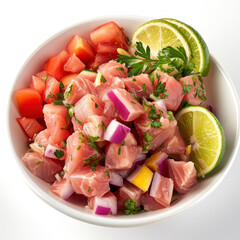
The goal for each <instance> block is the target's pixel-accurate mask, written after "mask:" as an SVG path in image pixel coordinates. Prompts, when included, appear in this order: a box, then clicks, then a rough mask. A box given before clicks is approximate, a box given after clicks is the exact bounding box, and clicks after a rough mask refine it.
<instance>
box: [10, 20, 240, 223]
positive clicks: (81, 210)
mask: <svg viewBox="0 0 240 240" xmlns="http://www.w3.org/2000/svg"><path fill="white" fill-rule="evenodd" d="M112 20H113V21H116V22H117V23H118V24H119V25H120V26H122V27H124V29H125V32H126V34H127V35H128V36H131V35H132V33H133V32H134V31H135V29H136V28H137V27H139V26H140V25H141V24H143V23H144V22H146V21H148V20H150V19H149V18H146V17H136V16H122V17H113V16H111V17H104V18H97V19H93V20H89V21H85V22H83V23H80V24H78V25H75V26H73V27H70V28H68V29H66V30H64V31H62V32H61V33H59V34H57V35H55V36H53V37H51V38H50V39H49V40H47V41H46V42H45V43H44V44H42V45H41V46H40V47H39V48H38V49H37V50H36V51H35V52H34V53H33V54H32V55H31V56H30V57H29V59H28V60H27V61H26V63H25V64H24V65H23V67H22V69H21V70H20V72H19V74H18V76H17V78H16V81H15V83H14V86H13V89H12V95H11V99H10V102H9V130H10V141H11V143H12V146H13V151H15V154H16V161H17V164H18V166H19V167H20V169H21V170H22V173H23V175H24V176H25V179H26V182H27V184H28V185H29V186H30V187H31V189H32V190H33V191H34V192H35V193H36V194H37V195H38V196H39V197H40V198H42V199H43V200H44V201H45V202H46V203H48V204H49V205H51V206H52V207H54V208H56V209H57V210H59V211H61V212H62V213H64V214H67V215H69V216H71V217H73V218H76V219H78V220H81V221H84V222H88V223H92V224H96V225H102V226H111V227H130V226H137V225H142V224H148V223H152V222H156V221H160V220H163V219H167V218H169V217H171V216H174V215H176V214H178V213H180V212H182V211H184V210H185V209H187V208H189V207H191V206H193V205H194V204H196V203H197V202H199V201H200V200H202V199H203V198H205V197H206V196H208V195H209V194H210V193H211V192H212V191H213V190H214V189H215V188H216V187H217V186H218V185H219V184H220V182H221V181H222V180H223V178H224V177H225V176H226V174H227V172H228V170H229V169H230V167H231V165H232V163H233V160H234V158H235V155H236V153H237V149H238V147H239V119H240V115H239V106H240V105H239V99H238V95H237V93H236V90H235V88H234V86H233V83H232V81H231V79H230V78H229V76H228V75H227V74H226V72H225V71H224V70H223V68H222V67H221V66H220V65H219V64H218V63H217V61H216V60H215V59H214V58H213V57H211V69H210V73H209V75H208V77H207V78H206V79H205V85H206V89H207V98H208V104H210V105H212V106H213V109H214V113H215V114H216V115H217V117H218V119H219V121H220V123H221V124H222V126H223V129H224V131H225V134H226V152H225V155H224V157H223V159H222V161H221V163H220V164H219V166H218V167H217V168H216V169H215V170H214V172H213V173H211V174H209V175H208V176H207V177H206V178H205V179H203V180H201V181H199V183H198V185H197V186H196V187H195V188H194V189H193V190H192V191H190V192H189V193H188V194H186V195H184V196H182V197H181V199H180V198H179V199H178V201H176V202H175V203H174V204H173V205H171V207H169V208H166V209H163V210H159V211H153V212H146V213H141V214H138V215H131V216H124V215H123V216H111V217H102V216H97V215H93V214H92V213H91V212H90V211H89V210H88V209H87V208H85V207H84V204H85V203H84V202H82V204H79V202H81V199H73V200H71V202H69V201H64V200H62V199H60V198H58V197H57V196H55V195H54V194H52V193H50V192H49V191H48V189H49V184H47V183H45V182H43V181H41V180H40V179H38V178H36V177H35V176H33V175H32V174H31V173H30V172H29V171H28V170H27V169H26V168H25V166H24V165H23V163H22V162H21V156H22V155H23V154H24V153H25V151H26V149H27V141H26V136H25V135H24V133H23V132H22V130H21V129H20V127H19V125H18V123H17V121H16V118H17V117H19V114H18V111H17V109H16V104H15V99H14V91H15V90H16V89H18V88H21V87H27V86H29V83H30V81H31V75H33V74H34V73H36V72H38V71H40V70H41V67H42V64H43V62H44V61H45V60H47V59H48V58H49V57H50V56H52V55H55V54H57V53H58V52H59V51H61V50H62V49H64V48H65V47H66V44H67V43H68V41H69V39H70V38H71V36H72V35H73V34H79V35H81V36H84V37H86V38H88V39H89V32H90V31H91V30H92V29H94V28H95V27H97V26H98V25H100V24H102V23H105V22H108V21H112Z"/></svg>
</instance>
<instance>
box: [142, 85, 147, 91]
mask: <svg viewBox="0 0 240 240" xmlns="http://www.w3.org/2000/svg"><path fill="white" fill-rule="evenodd" d="M142 89H143V91H144V92H147V88H146V84H145V83H144V84H143V85H142Z"/></svg>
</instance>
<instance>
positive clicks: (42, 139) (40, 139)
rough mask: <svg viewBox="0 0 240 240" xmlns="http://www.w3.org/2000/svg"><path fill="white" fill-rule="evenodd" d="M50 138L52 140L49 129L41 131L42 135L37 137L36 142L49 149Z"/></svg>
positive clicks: (39, 134)
mask: <svg viewBox="0 0 240 240" xmlns="http://www.w3.org/2000/svg"><path fill="white" fill-rule="evenodd" d="M49 138H50V133H49V131H48V130H47V129H45V130H43V131H41V132H40V133H38V134H37V135H36V137H35V139H34V140H35V141H36V142H37V143H38V144H39V145H41V146H43V147H44V148H46V147H47V145H48V143H49Z"/></svg>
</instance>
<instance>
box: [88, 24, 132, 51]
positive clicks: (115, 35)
mask: <svg viewBox="0 0 240 240" xmlns="http://www.w3.org/2000/svg"><path fill="white" fill-rule="evenodd" d="M90 38H91V40H92V42H93V45H94V46H97V45H98V44H99V43H118V44H119V45H120V47H122V48H125V49H127V48H128V44H127V39H126V35H125V34H124V32H123V30H122V29H121V28H120V27H119V26H118V25H117V24H116V23H115V22H108V23H105V24H103V25H100V26H98V27H97V28H96V29H94V30H93V31H92V32H91V33H90Z"/></svg>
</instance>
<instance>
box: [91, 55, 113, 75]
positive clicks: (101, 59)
mask: <svg viewBox="0 0 240 240" xmlns="http://www.w3.org/2000/svg"><path fill="white" fill-rule="evenodd" d="M111 59H113V58H112V56H110V54H102V53H97V54H96V56H95V58H94V59H93V60H92V61H90V62H89V63H88V69H92V70H93V71H96V70H97V69H98V67H99V66H100V65H102V64H103V63H106V62H108V61H110V60H111Z"/></svg>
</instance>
